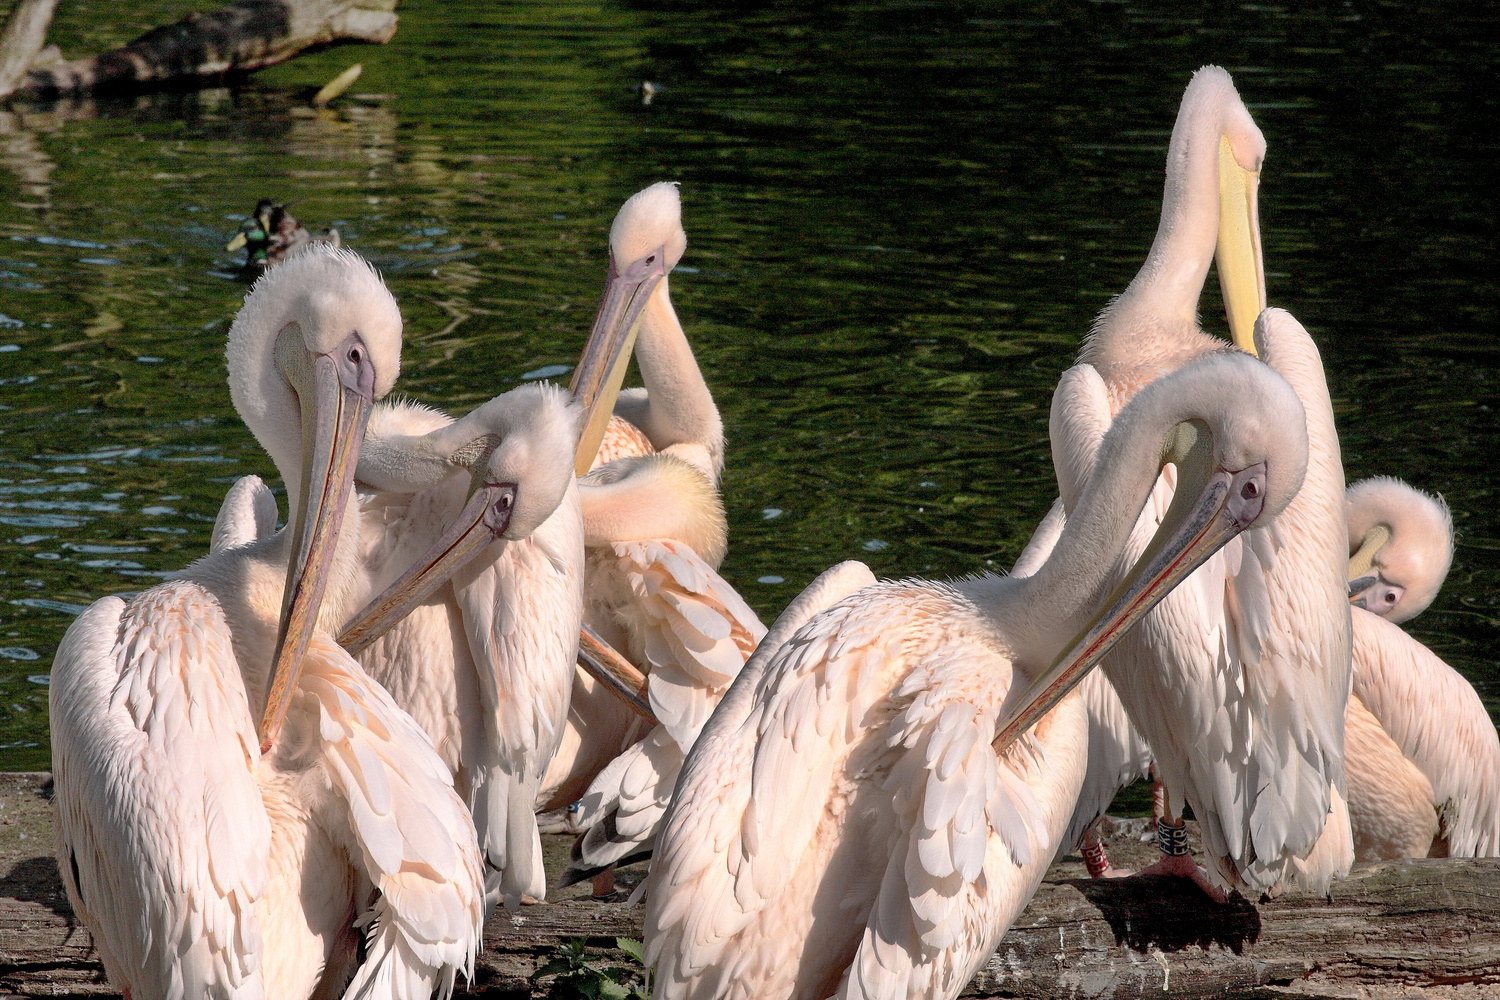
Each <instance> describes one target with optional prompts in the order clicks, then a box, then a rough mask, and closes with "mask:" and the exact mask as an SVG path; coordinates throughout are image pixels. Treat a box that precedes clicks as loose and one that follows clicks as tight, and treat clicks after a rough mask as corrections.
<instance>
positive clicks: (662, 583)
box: [539, 183, 765, 885]
mask: <svg viewBox="0 0 1500 1000" xmlns="http://www.w3.org/2000/svg"><path fill="white" fill-rule="evenodd" d="M686 245H687V237H686V235H685V233H684V232H683V228H682V208H681V204H680V201H679V198H678V193H677V186H676V185H675V184H667V183H662V184H654V185H652V186H651V187H649V188H646V189H645V190H643V191H640V192H638V193H637V194H635V195H634V196H632V197H631V198H630V199H629V200H628V201H626V202H625V204H624V206H622V207H621V209H620V211H619V213H618V214H617V215H616V217H615V221H614V224H613V226H612V227H611V229H610V260H611V269H612V271H618V272H622V273H631V272H632V271H633V270H639V268H640V264H639V262H640V261H643V260H645V259H648V258H650V257H652V256H653V255H655V254H657V253H663V252H664V254H665V269H666V271H667V272H670V270H671V269H672V268H673V267H675V266H676V264H677V261H678V260H679V259H680V258H681V256H682V253H683V250H684V248H685V247H686ZM669 281H670V279H669V277H667V276H666V275H664V276H663V277H662V279H661V280H660V282H659V283H658V284H657V285H656V286H655V288H654V289H653V290H652V292H651V294H650V296H649V298H647V299H646V301H645V303H644V305H643V307H642V309H641V312H640V332H639V335H638V338H637V340H636V343H635V356H636V360H637V362H638V364H639V366H640V371H641V378H642V381H644V382H645V386H644V387H643V388H639V389H627V390H624V391H623V392H621V393H620V394H619V397H618V400H617V401H615V403H614V408H613V410H614V412H613V418H612V419H611V420H610V421H609V423H608V425H607V428H605V429H604V436H603V447H602V449H601V452H600V455H599V456H597V458H596V457H595V456H593V455H592V454H591V453H590V454H588V455H582V456H581V458H580V462H579V464H580V465H582V464H583V463H584V461H585V460H588V459H593V464H594V469H593V471H591V472H589V473H588V474H587V475H585V476H583V477H582V479H581V480H580V483H579V492H580V499H581V502H582V507H583V523H584V534H585V544H586V546H587V548H586V571H585V589H586V592H587V600H586V604H585V613H584V617H585V621H586V622H587V623H588V624H589V626H590V627H591V628H593V629H594V630H595V632H597V633H598V634H599V635H600V636H602V637H603V638H604V639H605V640H606V641H607V642H609V643H610V644H611V645H612V646H614V647H615V648H616V649H619V650H621V651H623V652H626V653H627V654H629V657H630V659H631V660H633V661H634V662H635V663H637V664H640V665H641V667H642V668H643V670H644V671H645V673H646V677H647V682H646V692H645V693H646V695H647V698H648V700H649V703H650V707H651V710H652V712H653V714H654V715H655V717H656V719H657V720H659V722H660V724H659V725H657V726H655V727H652V728H651V730H650V731H649V732H643V731H642V730H643V728H644V724H643V722H642V720H641V719H640V717H639V715H638V714H637V713H636V712H633V711H632V710H631V709H629V708H628V707H626V706H625V705H624V704H623V703H622V702H621V701H620V700H619V699H618V698H616V697H615V696H614V695H613V694H611V693H609V692H608V691H607V690H605V689H604V688H603V687H602V686H601V685H600V684H599V682H598V681H596V680H595V679H594V678H592V677H590V676H588V675H587V674H584V673H583V672H582V671H579V673H578V675H577V679H576V682H575V685H574V689H573V706H572V708H571V710H570V712H569V726H568V729H569V731H568V735H567V737H566V738H565V743H564V750H563V751H562V752H560V753H559V754H558V756H557V758H556V759H555V760H554V764H553V770H552V773H551V774H549V776H548V782H547V784H548V786H549V788H548V791H549V792H550V795H549V796H548V799H550V801H543V802H542V803H539V805H541V806H543V807H546V808H556V807H557V806H559V805H563V804H566V803H568V802H571V801H573V800H575V799H578V798H580V797H581V798H582V803H581V807H580V809H579V813H578V823H579V825H580V827H581V828H583V829H584V831H585V832H584V836H583V837H582V838H581V839H580V841H579V843H578V845H577V848H576V849H575V854H576V860H575V863H574V866H573V867H572V868H570V869H569V871H568V872H567V873H566V874H565V875H564V879H563V884H565V885H566V884H570V883H571V882H574V881H578V880H579V879H582V878H583V877H585V876H588V875H592V874H596V873H597V872H598V871H599V870H601V869H604V868H607V867H608V866H610V865H613V864H615V863H618V862H619V861H621V860H623V859H625V858H629V857H632V856H635V855H638V854H640V853H642V852H645V851H648V850H649V849H650V845H651V843H652V840H653V839H654V837H655V833H656V828H657V825H658V824H659V822H660V819H661V816H662V813H663V811H664V810H665V809H666V805H667V802H668V800H669V799H670V797H671V794H672V788H673V786H674V784H675V783H676V780H677V772H678V769H679V768H680V767H681V764H682V760H683V756H684V754H685V753H686V752H687V750H688V749H689V748H691V746H692V745H693V741H694V740H695V739H697V736H698V731H699V729H700V728H701V727H702V725H703V723H704V722H705V721H706V720H707V719H708V717H709V715H710V713H712V712H713V710H714V706H715V705H717V704H718V701H719V699H720V698H721V697H722V696H723V694H724V692H725V691H726V690H727V689H728V687H729V684H730V682H732V681H733V680H734V678H735V676H736V675H737V674H738V673H739V671H740V668H741V667H742V666H743V665H744V662H745V659H746V657H748V656H749V655H750V653H751V651H752V650H754V648H755V645H756V643H757V642H759V640H760V637H761V636H762V635H764V634H765V627H764V626H763V625H761V623H760V621H759V619H758V618H757V617H756V616H755V613H754V612H753V611H751V610H750V607H749V606H748V605H747V604H746V603H745V602H744V600H743V599H741V598H740V596H739V595H738V594H737V593H735V591H734V588H733V587H731V586H730V585H729V583H728V582H726V581H725V580H724V579H723V577H721V576H719V574H718V573H717V572H716V568H717V567H718V565H719V563H720V562H721V561H722V560H723V558H724V553H725V550H726V548H727V526H726V522H725V518H724V510H723V505H722V503H721V502H720V499H719V495H718V490H717V488H716V487H717V483H718V475H719V472H720V471H721V469H722V467H723V455H724V430H723V424H722V422H721V421H720V419H719V412H718V409H717V408H716V407H715V405H714V401H713V395H712V394H711V393H710V392H709V389H708V386H707V384H706V383H705V382H704V380H703V375H702V373H701V372H700V371H699V370H698V365H697V362H696V361H695V360H694V358H693V351H692V348H691V347H690V346H689V345H688V342H687V337H686V336H685V335H684V333H683V330H682V326H681V324H680V323H679V322H678V320H677V315H676V312H675V311H674V310H673V308H672V300H671V297H670V292H669ZM622 361H623V359H622ZM582 368H583V366H580V369H582ZM618 370H619V371H620V372H621V373H623V370H624V365H623V363H621V364H620V365H619V366H618ZM618 384H619V383H618V381H615V382H614V385H618ZM589 447H590V443H589V441H588V440H585V441H584V442H583V443H582V445H581V449H582V450H585V451H586V450H587V449H588V448H589ZM606 456H609V457H610V460H609V461H608V462H605V461H603V459H604V458H605V457H606Z"/></svg>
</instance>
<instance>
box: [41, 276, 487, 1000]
mask: <svg viewBox="0 0 1500 1000" xmlns="http://www.w3.org/2000/svg"><path fill="white" fill-rule="evenodd" d="M351 327H356V328H358V329H359V331H360V335H361V339H360V340H359V343H360V344H361V345H362V347H361V350H364V349H366V348H367V349H368V352H369V359H370V362H371V363H373V366H374V369H375V373H376V375H375V379H374V384H375V386H376V391H384V388H389V384H390V383H389V380H388V379H387V378H385V376H387V375H390V374H391V373H392V372H393V370H394V368H395V367H396V366H397V364H398V359H399V351H400V329H401V327H400V317H399V314H397V312H396V309H395V304H394V302H393V301H392V300H391V299H390V296H389V294H388V293H387V292H386V291H385V288H384V286H383V285H382V284H381V283H380V280H379V278H378V276H376V275H375V274H374V272H373V270H371V269H370V268H369V267H368V266H367V265H366V264H365V263H364V262H363V261H362V260H360V259H359V258H357V257H355V256H354V255H352V254H349V253H348V252H340V251H334V250H332V249H329V248H313V249H311V250H308V251H305V252H304V253H302V254H301V255H299V256H297V257H294V258H292V259H291V260H289V261H287V262H286V263H285V264H283V265H282V266H281V267H279V268H278V269H276V271H275V272H273V273H272V274H271V275H269V276H268V277H266V278H263V279H262V280H261V282H259V283H258V284H257V285H256V287H255V288H254V289H253V290H252V292H251V294H250V296H249V297H248V298H247V301H246V305H245V308H244V309H243V310H242V311H241V313H240V316H239V317H238V318H237V319H236V321H235V324H234V326H233V327H232V328H231V333H230V351H229V358H230V377H231V383H232V386H233V389H234V393H235V402H236V406H237V408H238V409H239V410H240V412H241V413H242V415H244V417H245V419H246V422H247V424H248V425H249V426H250V429H251V430H252V431H253V432H254V433H255V435H256V437H257V439H258V440H260V441H261V442H262V444H263V445H264V446H266V447H267V450H268V451H270V452H271V454H272V457H273V458H274V459H275V460H276V462H277V465H278V467H279V469H280V471H281V473H282V475H283V477H284V478H285V479H286V480H287V481H288V482H289V483H290V482H292V481H296V482H298V484H299V489H300V482H301V477H300V476H299V475H298V473H299V471H300V469H301V467H302V461H303V456H302V455H301V454H300V452H301V441H302V433H301V426H300V423H301V421H302V419H303V416H302V414H301V412H300V408H301V406H302V401H304V400H305V398H306V397H305V395H303V394H305V393H306V392H307V391H308V385H307V383H305V382H300V383H298V384H296V385H294V384H293V382H292V381H289V379H292V378H293V376H292V375H288V374H287V373H288V372H289V371H291V372H295V371H297V370H299V366H301V365H305V364H306V362H302V361H299V360H298V356H297V355H296V351H297V350H300V349H302V345H303V341H304V337H305V345H306V346H305V349H306V351H308V352H310V353H317V352H320V351H323V350H324V347H323V342H324V340H325V339H327V337H328V336H331V337H332V342H333V343H334V344H335V345H336V344H337V343H338V342H339V339H340V338H342V337H344V335H345V334H347V332H348V331H349V329H350V328H351ZM278 341H279V342H278ZM287 358H291V359H292V360H291V361H290V362H287V361H286V360H285V359H287ZM257 366H259V367H257ZM300 370H306V369H305V367H304V368H300ZM382 386H384V388H382ZM307 405H308V406H309V407H310V406H311V403H308V404H307ZM314 487H315V489H321V487H322V484H321V483H320V482H318V481H317V480H314ZM264 489H265V487H264V485H263V484H260V483H258V481H252V482H249V483H247V484H245V485H243V486H241V487H239V488H238V489H237V490H236V491H231V497H230V498H229V500H227V501H226V504H227V505H228V506H229V507H231V508H232V509H233V510H235V511H238V512H239V513H238V516H239V518H240V519H241V520H242V521H243V520H245V519H249V521H250V522H251V525H250V526H249V527H242V528H241V529H236V530H235V531H228V532H227V533H224V534H220V533H219V532H216V533H215V538H216V542H217V543H219V544H221V545H223V546H226V547H225V548H223V549H222V550H221V551H218V552H216V553H213V554H211V555H209V556H208V557H206V558H204V559H202V560H199V561H198V562H196V563H194V564H193V565H192V566H190V567H189V568H188V569H186V570H184V571H182V572H181V573H180V574H178V575H177V578H176V579H174V580H172V581H170V582H167V583H163V584H160V585H158V586H156V587H153V588H151V589H150V590H147V591H144V592H143V593H141V594H139V595H137V596H135V597H133V598H131V599H130V600H129V601H128V602H126V601H121V600H119V599H118V598H112V597H110V598H104V599H102V600H100V601H97V602H95V603H94V604H93V605H92V606H91V607H90V608H89V609H88V610H87V611H86V612H85V613H84V614H83V615H81V616H80V617H79V618H78V620H77V621H76V622H74V624H73V626H72V627H71V628H70V629H69V630H68V633H67V635H65V636H64V638H63V642H62V644H61V645H60V646H59V649H58V655H57V658H56V660H55V662H54V665H53V684H52V691H51V711H52V735H53V752H54V761H53V765H54V776H55V779H56V789H57V790H56V798H55V803H56V811H57V815H56V838H57V840H56V847H57V855H58V858H59V868H60V870H61V872H62V873H63V881H64V884H65V886H66V888H67V892H68V895H69V899H70V901H71V902H72V904H73V906H74V908H75V911H76V912H77V913H78V915H79V918H80V920H81V921H82V922H83V924H84V925H85V926H86V927H88V929H89V930H90V932H91V934H92V936H93V940H94V942H95V944H96V946H97V947H98V948H99V951H100V956H101V958H102V960H103V963H104V966H105V970H106V973H107V974H108V975H109V977H110V979H111V981H112V982H114V983H115V984H116V985H117V986H119V987H121V988H122V989H124V990H126V991H127V993H128V994H129V995H131V996H134V997H135V998H137V1000H150V998H157V997H198V996H203V997H238V998H252V997H306V996H310V995H313V994H314V993H317V994H318V995H322V996H334V995H339V994H340V993H341V992H343V991H344V988H345V982H346V980H347V979H348V977H349V976H350V975H351V974H353V975H354V976H355V977H356V979H355V983H354V985H353V986H351V987H349V990H350V995H353V994H354V993H358V994H359V995H360V996H370V997H391V998H395V997H416V996H421V997H427V996H429V995H430V994H431V993H432V991H433V990H439V991H440V992H442V993H443V994H444V995H446V994H447V993H449V992H451V990H452V987H453V981H454V975H455V973H456V972H457V971H458V970H459V969H463V970H464V971H465V972H466V973H468V972H469V971H471V970H472V966H473V958H474V954H475V951H476V949H477V946H478V939H479V929H480V921H481V918H482V898H483V881H482V862H481V860H480V856H479V852H478V847H477V845H476V843H475V841H474V836H473V833H472V829H471V828H470V827H469V826H468V824H467V822H466V820H465V818H464V817H465V812H464V809H463V803H462V802H461V801H460V800H459V799H458V797H457V796H456V795H455V794H454V792H453V787H452V782H451V780H450V779H449V778H448V775H447V772H446V769H445V768H443V766H442V764H441V762H440V761H439V759H438V758H437V756H436V755H435V754H434V753H433V748H432V745H431V743H430V742H429V741H428V740H427V738H426V737H425V736H423V735H422V733H421V732H420V731H419V730H418V729H417V728H416V726H415V725H414V724H413V723H412V721H411V719H410V718H409V717H407V716H406V715H405V714H404V713H402V712H401V711H400V709H398V708H397V707H396V705H395V704H394V703H393V702H392V701H391V699H390V697H389V696H388V695H387V694H386V693H385V692H384V691H383V690H382V689H381V688H379V687H378V686H377V685H375V684H373V683H372V682H371V681H370V680H369V678H368V677H366V676H365V675H364V673H363V672H362V671H361V670H360V669H359V667H358V665H357V664H356V663H354V661H353V660H352V659H350V658H349V656H348V655H347V654H345V653H344V652H343V651H342V650H341V649H339V648H338V647H337V646H336V645H334V644H333V642H332V640H331V639H329V638H328V637H327V635H326V634H325V633H322V632H318V631H314V632H313V633H312V634H311V638H310V639H309V644H308V647H307V652H306V654H305V655H304V656H303V658H302V672H301V674H300V677H299V678H298V680H297V681H296V683H295V687H294V689H293V691H294V694H293V697H292V699H291V704H290V708H289V710H288V713H287V716H286V722H285V725H284V727H283V728H282V730H281V733H280V737H279V738H278V739H277V740H276V741H275V742H274V744H273V745H272V747H271V749H270V751H269V752H268V753H265V754H263V753H262V750H261V746H260V737H259V736H258V734H257V731H256V717H257V716H258V714H259V712H260V706H262V705H263V704H264V703H265V700H266V692H267V687H268V684H269V680H270V678H269V676H268V674H269V671H270V666H271V662H272V654H273V650H274V648H275V646H276V641H277V627H278V616H279V614H280V611H281V603H282V589H283V586H284V583H285V581H286V575H287V563H288V561H289V558H290V555H291V553H290V548H291V535H292V529H291V528H288V529H285V530H283V531H281V532H279V533H275V534H273V535H271V536H269V537H265V538H261V537H258V534H259V532H258V528H257V526H258V525H259V526H264V523H265V522H266V506H265V503H264V502H263V500H262V498H261V491H264ZM299 489H294V490H293V491H292V500H293V517H292V521H293V522H297V521H298V518H299V517H300V513H299V512H300V510H301V508H300V506H299V504H300V503H301V499H300V497H298V496H297V493H298V492H299ZM344 519H345V520H344V524H345V525H346V530H344V531H341V532H339V533H338V535H337V540H336V542H335V549H334V553H333V557H332V561H331V564H330V566H329V568H328V571H327V574H328V576H329V577H330V579H329V582H328V586H327V590H326V592H325V599H324V601H323V605H322V607H321V609H318V610H317V611H316V612H315V613H316V614H318V615H319V616H320V617H319V621H321V622H322V623H323V624H324V625H325V626H326V625H327V623H328V622H329V621H330V620H333V621H337V620H338V618H339V617H340V616H341V615H342V613H343V604H344V602H345V601H346V600H347V599H348V598H349V595H350V591H351V587H350V576H351V571H352V569H353V567H354V565H355V563H356V562H357V558H358V544H357V535H358V520H359V512H358V508H357V505H356V504H355V503H354V502H353V501H352V499H351V500H350V502H349V503H348V504H347V508H346V509H345V511H344ZM269 523H270V524H271V525H274V505H272V507H271V515H270V521H269ZM372 919H373V921H374V922H373V923H371V922H370V921H371V920H372ZM361 937H363V938H364V943H365V946H366V957H365V961H364V963H363V964H362V965H361V966H360V967H359V968H358V969H356V968H355V962H356V957H357V947H358V945H359V943H360V938H361Z"/></svg>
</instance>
